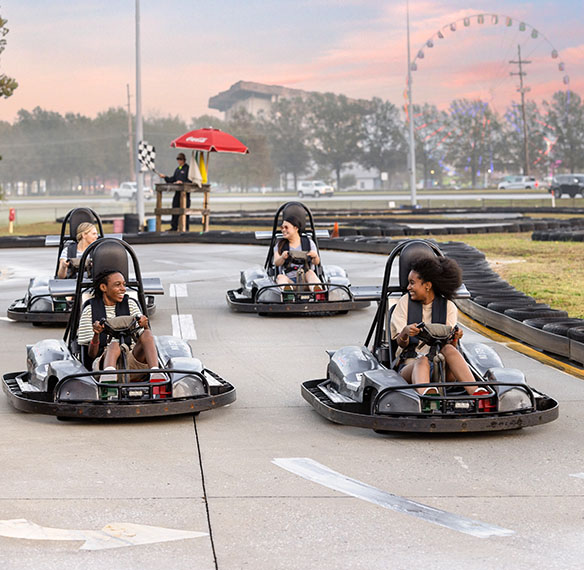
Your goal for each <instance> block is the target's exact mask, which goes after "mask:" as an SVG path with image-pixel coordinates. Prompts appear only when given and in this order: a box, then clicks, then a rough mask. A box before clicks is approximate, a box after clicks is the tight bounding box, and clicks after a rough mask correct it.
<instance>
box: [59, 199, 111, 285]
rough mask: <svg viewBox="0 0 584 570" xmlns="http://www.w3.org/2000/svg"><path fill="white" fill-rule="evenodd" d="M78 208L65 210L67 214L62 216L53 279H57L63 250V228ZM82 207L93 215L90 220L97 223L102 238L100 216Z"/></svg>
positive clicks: (64, 228)
mask: <svg viewBox="0 0 584 570" xmlns="http://www.w3.org/2000/svg"><path fill="white" fill-rule="evenodd" d="M79 209H80V208H74V209H73V210H70V211H69V212H67V214H66V215H65V217H64V218H63V223H62V224H61V237H60V239H59V253H58V254H57V266H56V267H55V279H57V275H58V273H59V261H60V257H61V252H62V251H63V244H64V241H63V240H64V238H65V230H66V228H67V223H68V222H69V220H70V218H71V216H72V215H73V213H74V212H76V211H77V210H79ZM82 209H83V210H87V211H88V212H89V213H90V214H91V215H92V216H93V219H94V221H93V222H91V223H92V224H95V225H97V229H98V233H99V237H100V238H103V237H104V233H103V226H102V224H101V218H100V217H99V216H98V215H97V213H96V212H95V211H94V210H92V209H91V208H86V207H83V208H82ZM71 237H73V238H74V236H71Z"/></svg>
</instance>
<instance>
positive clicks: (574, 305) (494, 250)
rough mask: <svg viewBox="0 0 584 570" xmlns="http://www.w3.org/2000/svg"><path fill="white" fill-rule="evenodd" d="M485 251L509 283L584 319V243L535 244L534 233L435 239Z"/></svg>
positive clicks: (553, 242) (440, 237)
mask: <svg viewBox="0 0 584 570" xmlns="http://www.w3.org/2000/svg"><path fill="white" fill-rule="evenodd" d="M435 239H436V241H463V242H465V243H467V244H469V245H472V246H474V247H476V248H477V249H479V250H480V251H482V252H483V253H484V254H485V255H486V256H487V260H488V261H489V262H490V263H491V266H492V268H493V270H494V271H496V272H497V273H498V274H499V275H501V277H503V278H504V279H505V280H506V281H508V282H509V283H511V285H513V286H514V287H516V288H517V289H519V290H520V291H523V292H524V293H526V294H527V295H531V296H532V297H534V298H535V299H537V301H538V302H541V303H548V304H549V305H550V306H551V307H552V308H554V309H563V310H565V311H568V314H569V315H570V317H578V318H582V319H584V289H583V288H582V287H581V286H580V283H583V282H584V264H583V263H582V260H583V259H584V242H562V241H532V240H531V233H517V234H476V235H474V234H473V235H460V236H455V235H451V236H436V237H435Z"/></svg>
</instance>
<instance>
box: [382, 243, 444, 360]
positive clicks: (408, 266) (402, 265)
mask: <svg viewBox="0 0 584 570" xmlns="http://www.w3.org/2000/svg"><path fill="white" fill-rule="evenodd" d="M435 256H436V253H435V252H434V250H433V249H432V248H431V247H430V246H429V245H428V244H427V243H424V242H421V241H412V242H411V243H408V244H407V245H406V246H404V248H403V249H402V251H401V252H400V254H399V289H400V293H401V294H402V295H404V294H405V293H407V291H408V275H409V274H410V271H411V270H412V265H413V264H414V262H415V261H417V260H418V259H420V257H435ZM394 309H395V304H392V305H391V306H388V309H387V319H386V329H385V330H386V334H387V339H386V340H387V345H388V347H389V361H388V364H389V365H393V364H394V360H395V354H396V351H397V348H398V345H397V342H396V340H395V339H392V338H391V315H392V314H393V311H394Z"/></svg>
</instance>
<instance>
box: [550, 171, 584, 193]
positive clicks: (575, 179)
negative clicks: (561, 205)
mask: <svg viewBox="0 0 584 570" xmlns="http://www.w3.org/2000/svg"><path fill="white" fill-rule="evenodd" d="M549 191H550V192H551V193H552V194H553V195H554V196H557V197H558V198H559V197H561V195H562V194H569V195H570V197H571V198H574V196H576V194H582V196H584V174H556V176H554V177H553V178H552V182H551V184H550V187H549Z"/></svg>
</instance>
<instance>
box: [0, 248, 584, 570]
mask: <svg viewBox="0 0 584 570" xmlns="http://www.w3.org/2000/svg"><path fill="white" fill-rule="evenodd" d="M136 251H137V253H138V256H139V258H140V260H141V262H142V268H143V273H144V274H145V276H154V275H158V276H160V277H161V278H162V281H163V283H164V286H165V291H166V294H165V295H164V296H163V297H159V298H158V299H157V304H158V310H157V313H156V315H155V316H154V317H153V321H152V324H153V329H154V332H155V333H156V334H170V333H172V331H173V326H172V316H173V315H176V314H179V313H180V314H183V315H192V317H193V323H194V334H193V335H192V336H196V339H193V340H191V341H190V342H191V345H192V346H193V349H194V352H195V353H196V354H197V355H199V356H200V357H201V359H202V360H203V362H204V364H205V365H206V367H208V368H210V369H212V370H215V371H216V372H218V373H220V374H221V375H222V376H223V377H224V378H226V379H228V380H229V381H231V382H232V383H233V384H234V385H235V386H236V388H237V393H238V399H237V401H236V402H235V403H234V404H232V405H231V406H228V407H225V408H221V409H218V410H214V411H210V412H203V413H202V414H200V415H199V416H198V417H196V418H194V419H193V418H192V417H176V418H164V419H157V420H148V421H131V422H121V421H118V422H113V423H105V422H95V423H75V422H65V423H61V422H58V421H57V420H56V419H55V418H53V417H45V416H38V415H27V414H24V413H20V412H17V411H15V410H13V409H12V408H11V407H10V405H9V404H8V403H7V401H6V399H5V397H4V395H0V430H1V433H2V434H3V445H2V446H1V447H0V462H1V467H0V473H1V480H2V483H3V485H2V488H1V489H0V513H1V516H0V534H2V529H3V524H4V525H6V523H2V522H1V521H7V520H13V519H27V520H29V521H31V522H33V523H36V524H37V525H41V526H43V527H52V528H58V529H68V530H69V531H71V530H77V531H79V530H80V529H84V530H86V531H90V530H93V531H96V530H99V529H101V528H102V527H105V526H106V525H108V524H113V523H135V524H141V525H149V526H151V527H156V528H155V529H154V530H152V533H151V534H152V536H153V537H154V538H153V540H154V541H155V542H153V543H151V544H144V545H140V546H131V547H126V548H117V549H115V550H104V549H103V550H102V549H98V550H89V551H88V550H80V546H81V545H82V542H81V541H80V540H79V539H78V538H77V539H76V540H59V541H41V540H27V539H24V538H7V537H0V567H2V568H7V569H8V568H10V569H21V568H22V569H24V568H26V569H29V568H43V569H45V568H50V569H52V568H55V569H59V570H63V569H69V568H71V569H73V568H75V569H77V568H84V569H86V570H90V569H93V568H95V569H97V568H99V569H100V570H101V569H103V568H108V569H110V568H114V569H115V568H132V569H133V568H136V569H150V568H152V569H154V568H156V569H159V568H175V569H183V568H184V569H187V568H188V569H214V568H218V569H220V570H233V569H243V568H250V569H254V570H256V569H258V570H263V569H266V570H276V569H282V570H284V569H285V570H290V569H316V568H318V569H331V570H333V569H334V570H339V569H367V570H371V569H387V568H392V569H393V568H398V569H401V568H408V569H409V568H432V569H442V568H444V569H449V570H451V569H452V568H473V569H474V568H480V569H483V568H484V569H491V568H492V569H495V568H497V569H498V568H501V567H506V568H517V569H530V570H531V569H532V568H558V569H559V568H562V569H563V568H579V567H581V565H582V559H583V557H584V543H583V542H582V532H583V524H582V512H583V509H584V498H583V497H584V457H583V452H582V445H581V426H582V421H583V419H584V413H583V412H582V408H581V406H582V403H583V401H584V383H583V382H582V381H581V380H578V379H576V378H574V377H571V376H569V375H567V374H565V373H562V372H559V371H557V370H555V369H552V368H548V367H546V366H544V365H543V364H541V363H539V362H536V361H534V360H532V359H530V358H528V357H526V356H524V355H521V354H518V353H515V352H513V351H511V350H510V349H508V348H507V347H505V346H503V345H501V344H496V343H493V342H492V341H486V342H487V343H488V344H491V345H493V346H494V348H495V349H496V350H497V352H498V353H499V354H500V355H501V357H502V359H503V361H504V362H505V365H506V366H509V367H517V368H521V369H522V370H524V371H525V372H526V374H527V377H528V380H529V382H530V384H531V385H532V386H534V387H535V388H537V389H540V390H542V391H544V392H546V393H548V394H550V395H552V396H553V397H555V398H556V399H558V400H559V401H560V418H559V419H558V420H557V421H556V422H554V423H552V424H548V425H545V426H541V427H538V428H527V429H523V430H519V431H514V432H509V433H496V434H482V435H472V434H469V435H454V436H428V435H416V434H410V435H394V436H382V435H378V434H375V433H374V432H372V431H369V430H362V429H358V428H350V427H344V426H339V425H334V424H332V423H329V422H327V421H326V420H324V419H323V418H321V417H320V416H319V415H318V414H317V413H316V412H314V411H313V410H312V408H311V407H310V406H309V405H308V404H306V403H305V402H304V400H303V399H302V398H301V396H300V383H301V382H302V381H304V380H306V379H311V378H318V377H323V376H324V375H325V369H326V364H327V360H328V357H327V355H326V353H325V349H327V348H329V349H335V348H338V347H341V346H344V345H350V344H361V343H362V342H363V340H364V339H365V336H366V334H367V331H368V328H369V325H370V323H371V320H372V318H373V313H374V307H370V308H369V309H365V310H362V311H356V312H353V313H349V314H348V315H344V316H335V317H320V318H306V317H304V318H269V317H259V316H256V315H246V314H236V313H231V312H230V311H229V310H228V308H227V305H226V302H225V291H226V290H227V289H230V288H236V287H237V286H238V281H239V270H240V269H244V268H246V267H249V266H251V265H254V264H261V263H262V262H263V260H264V258H265V248H264V247H255V246H253V247H252V246H247V247H246V246H232V245H204V244H184V245H182V244H179V245H171V246H164V245H148V246H137V247H136ZM55 255H56V249H54V248H51V249H30V250H2V252H1V254H0V270H1V273H0V275H1V278H0V315H5V314H6V308H7V307H8V305H9V304H10V302H11V301H12V300H14V299H15V298H17V297H20V296H22V295H23V293H24V291H25V288H26V284H27V280H28V278H29V277H30V276H31V275H32V274H33V273H34V274H42V273H46V274H48V273H50V272H51V271H52V270H53V269H54V262H55V259H54V256H55ZM322 257H323V261H324V263H329V264H337V265H341V266H343V267H345V268H346V269H347V270H348V271H349V273H350V276H351V277H352V280H353V283H354V284H355V285H366V284H378V283H380V281H381V275H382V271H383V266H384V263H385V258H384V257H383V256H375V255H366V254H351V253H343V252H329V251H325V252H323V256H322ZM172 284H175V285H178V284H186V289H187V292H188V297H172V296H171V295H170V294H169V291H170V285H172ZM173 289H174V290H181V289H182V287H179V288H176V287H175V288H173ZM61 334H62V329H57V328H39V327H32V326H30V325H26V324H21V323H14V322H7V321H6V320H5V319H2V320H0V338H1V339H2V372H3V373H6V372H9V371H15V370H23V369H24V368H25V344H27V343H33V342H34V341H36V340H40V339H42V338H47V337H52V338H59V337H60V336H61ZM477 336H478V335H476V333H473V332H472V331H469V330H466V331H465V338H466V339H472V338H476V337H477ZM277 458H310V459H311V460H313V461H316V462H318V463H320V464H322V465H324V466H326V467H328V468H330V469H332V470H334V471H336V472H338V473H340V474H342V475H344V476H346V477H349V478H352V479H355V480H358V481H360V482H362V483H364V484H366V485H371V486H372V487H375V488H377V489H380V490H382V491H385V492H387V493H391V494H393V495H396V496H397V497H401V498H403V499H404V500H406V502H407V501H416V502H418V503H422V504H424V505H427V506H429V507H432V508H434V509H442V510H443V511H446V512H447V513H450V514H451V515H452V516H453V517H469V518H472V519H475V520H478V521H481V522H483V523H485V524H487V525H492V526H493V527H495V526H496V527H500V528H502V529H506V530H507V531H508V532H507V533H506V535H505V536H491V537H489V538H478V537H476V536H472V535H468V534H465V533H463V532H459V531H457V530H452V529H451V528H446V527H443V526H439V525H437V524H433V523H431V522H429V521H428V520H425V519H424V518H419V517H415V516H411V514H408V512H407V510H406V512H397V511H395V510H392V509H388V508H383V507H382V506H379V505H375V504H372V503H370V502H367V501H364V500H362V499H359V498H355V497H350V496H348V495H346V494H343V493H340V492H338V491H335V490H332V489H331V488H329V487H327V486H323V485H321V484H318V483H315V482H312V481H309V480H307V479H305V478H303V477H300V476H298V475H295V474H293V473H291V472H289V471H287V470H285V469H283V468H282V467H280V466H278V465H276V464H274V463H273V460H274V459H277ZM122 527H123V525H122ZM161 528H164V529H169V528H170V529H180V530H185V531H196V532H202V533H206V534H207V536H203V537H200V538H189V539H185V540H178V541H174V542H156V540H161V538H162V535H163V531H162V530H160V529H161ZM130 534H131V533H129V532H128V531H127V530H126V535H128V536H129V535H130Z"/></svg>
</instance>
